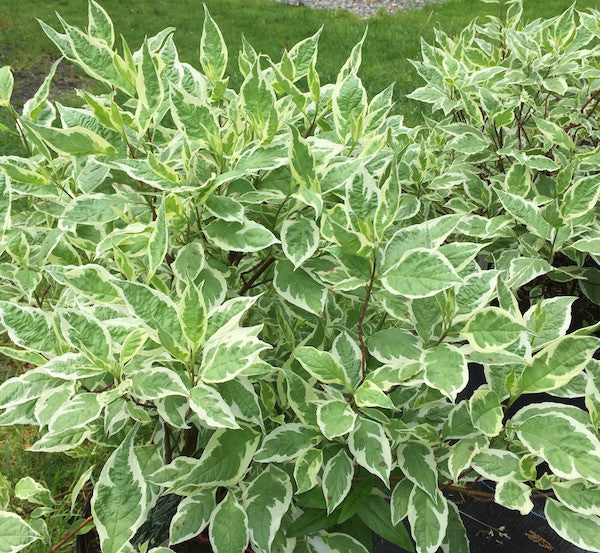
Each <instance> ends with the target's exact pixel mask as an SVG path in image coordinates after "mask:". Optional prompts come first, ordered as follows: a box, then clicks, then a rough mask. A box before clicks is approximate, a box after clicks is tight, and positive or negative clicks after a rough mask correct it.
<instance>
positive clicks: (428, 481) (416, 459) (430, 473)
mask: <svg viewBox="0 0 600 553" xmlns="http://www.w3.org/2000/svg"><path fill="white" fill-rule="evenodd" d="M398 467H399V468H400V469H401V470H402V472H403V473H404V475H405V476H406V478H408V479H409V480H410V481H411V482H413V484H415V485H416V486H419V488H421V489H422V490H423V491H424V492H425V493H426V494H427V495H429V497H430V498H431V499H432V500H433V501H436V498H437V494H438V471H437V464H436V462H435V458H434V456H433V450H432V449H431V448H430V447H429V446H427V445H425V444H423V443H421V442H414V441H411V442H404V443H401V444H400V445H399V446H398Z"/></svg>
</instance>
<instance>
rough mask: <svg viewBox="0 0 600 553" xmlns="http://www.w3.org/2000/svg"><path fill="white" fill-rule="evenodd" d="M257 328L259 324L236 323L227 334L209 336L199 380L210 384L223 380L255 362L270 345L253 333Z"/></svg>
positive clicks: (258, 328)
mask: <svg viewBox="0 0 600 553" xmlns="http://www.w3.org/2000/svg"><path fill="white" fill-rule="evenodd" d="M260 330H261V327H260V326H254V327H238V328H237V329H236V330H235V333H232V334H231V335H229V336H227V335H225V336H222V335H221V336H218V337H217V336H213V337H211V340H209V341H207V343H206V345H205V348H204V353H203V358H202V372H201V374H200V377H201V378H202V380H203V381H204V382H208V383H213V384H214V383H220V382H226V381H228V380H232V379H233V378H235V377H236V376H237V375H239V374H240V373H241V372H242V371H244V370H245V369H248V368H250V367H251V366H252V365H253V364H255V363H257V362H258V361H259V360H260V359H259V354H260V352H261V351H264V350H265V349H268V347H269V346H268V345H267V344H265V343H264V342H261V341H260V340H259V339H258V338H257V337H256V335H257V334H258V333H259V332H260Z"/></svg>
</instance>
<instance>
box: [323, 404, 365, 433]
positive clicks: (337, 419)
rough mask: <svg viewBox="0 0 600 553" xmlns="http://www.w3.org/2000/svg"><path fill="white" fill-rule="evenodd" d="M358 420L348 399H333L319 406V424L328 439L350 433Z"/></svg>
mask: <svg viewBox="0 0 600 553" xmlns="http://www.w3.org/2000/svg"><path fill="white" fill-rule="evenodd" d="M355 422H356V413H355V412H354V411H353V410H352V408H351V407H350V404H349V403H348V402H346V401H342V400H337V399H332V400H330V401H325V402H323V403H321V404H319V406H318V407H317V424H318V425H319V428H320V429H321V432H323V436H325V437H326V438H327V439H328V440H333V438H337V437H339V436H343V435H344V434H348V432H350V431H351V430H352V429H353V428H354V423H355Z"/></svg>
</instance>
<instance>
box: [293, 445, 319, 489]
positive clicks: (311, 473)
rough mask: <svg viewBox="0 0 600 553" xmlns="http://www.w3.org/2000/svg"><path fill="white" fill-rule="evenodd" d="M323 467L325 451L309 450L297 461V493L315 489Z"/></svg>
mask: <svg viewBox="0 0 600 553" xmlns="http://www.w3.org/2000/svg"><path fill="white" fill-rule="evenodd" d="M322 466H323V450H322V449H314V448H311V449H307V450H306V451H305V452H304V453H302V454H301V455H300V457H298V458H297V459H296V463H295V464H294V479H295V480H296V487H297V488H298V489H297V493H299V494H300V493H304V492H307V491H308V490H311V489H312V488H314V487H315V486H316V485H317V484H318V483H319V480H318V474H319V472H320V471H321V467H322Z"/></svg>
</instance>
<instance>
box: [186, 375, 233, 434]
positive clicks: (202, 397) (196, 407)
mask: <svg viewBox="0 0 600 553" xmlns="http://www.w3.org/2000/svg"><path fill="white" fill-rule="evenodd" d="M190 408H191V409H192V411H193V412H194V413H196V415H198V417H200V419H201V420H202V421H203V422H204V423H206V424H207V425H208V426H210V427H211V428H239V427H240V426H239V425H238V423H237V422H236V420H235V416H234V414H233V413H232V412H231V409H230V408H229V406H228V405H227V403H225V400H224V399H223V398H222V397H221V395H220V394H219V392H217V390H215V389H214V388H211V387H210V386H206V385H205V384H202V383H201V382H198V383H197V384H196V385H195V386H194V387H193V388H192V389H191V390H190Z"/></svg>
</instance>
